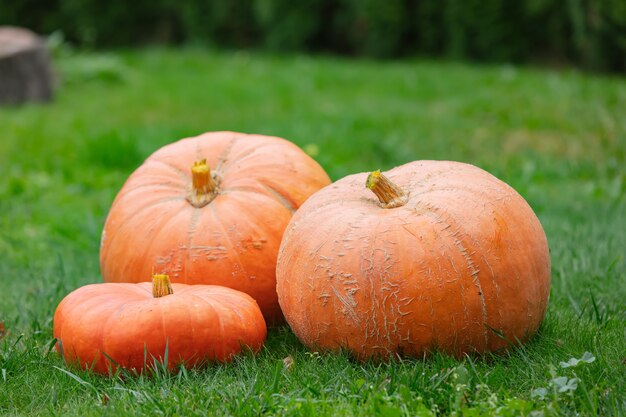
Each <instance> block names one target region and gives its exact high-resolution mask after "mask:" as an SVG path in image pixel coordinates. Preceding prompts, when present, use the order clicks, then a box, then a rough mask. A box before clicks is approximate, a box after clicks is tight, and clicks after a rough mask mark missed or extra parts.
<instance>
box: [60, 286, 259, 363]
mask: <svg viewBox="0 0 626 417" xmlns="http://www.w3.org/2000/svg"><path fill="white" fill-rule="evenodd" d="M265 336H266V327H265V321H264V319H263V315H262V313H261V310H260V309H259V307H258V305H257V303H256V302H255V301H254V300H253V299H252V298H251V297H250V296H249V295H247V294H244V293H242V292H240V291H236V290H233V289H230V288H225V287H220V286H215V285H185V284H172V285H170V282H169V277H168V276H167V275H164V274H161V275H154V278H153V283H152V284H150V283H139V284H92V285H87V286H84V287H81V288H79V289H77V290H75V291H73V292H72V293H70V294H69V295H67V296H66V297H65V298H64V299H63V300H62V301H61V303H60V304H59V306H58V307H57V310H56V312H55V314H54V337H55V338H57V340H58V343H57V349H58V350H59V351H60V352H61V353H62V354H63V356H64V358H65V359H66V360H67V361H68V362H70V363H73V364H76V365H78V366H80V367H82V368H85V369H93V370H94V371H95V372H98V373H102V374H106V373H107V372H108V371H109V369H115V368H116V367H118V366H119V367H123V368H126V369H135V370H137V371H142V370H143V369H144V367H146V366H147V367H151V366H154V362H155V361H159V362H160V363H167V367H168V368H169V369H172V368H174V367H176V366H179V365H180V364H185V366H189V367H191V366H196V365H201V364H203V363H204V362H206V361H228V360H230V359H231V358H232V357H233V356H234V355H236V354H237V353H239V352H241V350H242V347H243V346H247V347H248V348H250V349H251V350H252V351H255V352H256V351H258V350H259V349H260V348H261V346H262V345H263V342H264V341H265Z"/></svg>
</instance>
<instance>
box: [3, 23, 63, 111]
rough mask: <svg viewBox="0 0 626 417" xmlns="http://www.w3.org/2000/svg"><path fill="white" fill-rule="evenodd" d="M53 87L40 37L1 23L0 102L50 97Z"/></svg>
mask: <svg viewBox="0 0 626 417" xmlns="http://www.w3.org/2000/svg"><path fill="white" fill-rule="evenodd" d="M52 88H53V75H52V68H51V63H50V56H49V54H48V50H47V48H46V45H45V43H44V42H43V40H42V39H41V38H40V37H39V36H37V35H36V34H35V33H33V32H31V31H30V30H27V29H22V28H17V27H11V26H0V105H3V104H21V103H26V102H31V101H37V102H46V101H50V100H51V99H52Z"/></svg>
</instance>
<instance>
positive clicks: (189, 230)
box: [100, 132, 330, 322]
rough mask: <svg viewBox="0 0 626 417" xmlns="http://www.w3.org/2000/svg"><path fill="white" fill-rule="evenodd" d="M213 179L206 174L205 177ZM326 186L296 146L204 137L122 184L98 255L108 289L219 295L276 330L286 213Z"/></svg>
mask: <svg viewBox="0 0 626 417" xmlns="http://www.w3.org/2000/svg"><path fill="white" fill-rule="evenodd" d="M211 169H212V170H211ZM328 183H330V180H329V178H328V176H327V175H326V173H325V172H324V170H323V169H322V168H321V167H320V166H319V165H318V164H317V163H316V162H315V161H314V160H313V159H311V158H310V157H309V156H308V155H306V154H305V153H304V152H303V151H302V150H301V149H300V148H298V147H297V146H296V145H294V144H292V143H291V142H288V141H286V140H284V139H280V138H277V137H269V136H261V135H246V134H241V133H233V132H215V133H206V134H204V135H200V136H197V137H193V138H188V139H183V140H180V141H178V142H176V143H173V144H170V145H167V146H165V147H163V148H161V149H160V150H158V151H157V152H155V153H154V154H152V155H151V156H150V157H149V158H148V159H147V160H146V161H145V162H144V164H143V165H141V166H140V167H139V168H138V169H137V170H136V171H135V172H134V173H133V174H132V175H131V176H130V178H129V179H128V180H127V181H126V183H125V184H124V187H123V188H122V190H121V191H120V192H119V194H118V195H117V197H116V199H115V201H114V202H113V206H112V207H111V210H110V212H109V215H108V218H107V220H106V224H105V226H104V231H103V232H102V243H101V248H100V266H101V270H102V276H103V277H104V280H105V281H107V282H122V281H132V282H139V281H144V280H145V277H149V276H150V274H151V272H152V271H153V270H154V271H156V272H159V273H166V274H169V275H170V277H171V279H172V282H178V283H185V284H213V285H223V286H226V287H230V288H234V289H236V290H240V291H243V292H245V293H247V294H250V295H251V296H252V297H253V298H254V299H255V300H256V301H257V302H258V303H259V306H260V307H261V310H262V311H263V314H264V315H265V318H266V320H267V321H268V322H277V321H281V320H282V313H281V311H280V307H279V305H278V300H277V296H276V257H277V255H278V248H279V246H280V241H281V238H282V235H283V232H284V229H285V227H286V226H287V223H288V222H289V220H290V219H291V216H292V214H293V212H294V211H295V210H296V209H297V208H298V207H300V205H301V204H302V203H303V202H304V200H306V199H307V198H308V197H309V196H310V195H311V194H313V193H314V192H315V191H317V190H319V189H320V188H322V187H323V186H325V185H327V184H328Z"/></svg>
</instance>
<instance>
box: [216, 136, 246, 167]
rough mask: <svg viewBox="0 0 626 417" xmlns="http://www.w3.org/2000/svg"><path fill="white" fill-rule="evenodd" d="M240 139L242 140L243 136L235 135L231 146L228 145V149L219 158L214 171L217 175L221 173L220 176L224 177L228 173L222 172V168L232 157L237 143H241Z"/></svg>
mask: <svg viewBox="0 0 626 417" xmlns="http://www.w3.org/2000/svg"><path fill="white" fill-rule="evenodd" d="M240 139H241V136H238V135H237V134H233V136H232V138H231V140H230V142H229V144H228V145H226V149H224V150H223V151H222V153H221V154H220V156H219V157H218V158H217V165H216V166H215V169H214V171H215V173H218V172H219V174H220V176H223V175H224V174H225V173H226V171H222V167H223V166H224V165H225V164H226V160H227V159H228V157H229V156H230V153H231V151H232V150H233V147H234V146H235V143H237V142H239V140H240Z"/></svg>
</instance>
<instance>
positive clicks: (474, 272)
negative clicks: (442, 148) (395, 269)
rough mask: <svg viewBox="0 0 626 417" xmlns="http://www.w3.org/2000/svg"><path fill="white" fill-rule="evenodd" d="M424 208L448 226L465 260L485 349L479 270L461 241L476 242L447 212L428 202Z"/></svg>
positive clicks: (482, 295) (483, 295)
mask: <svg viewBox="0 0 626 417" xmlns="http://www.w3.org/2000/svg"><path fill="white" fill-rule="evenodd" d="M417 205H420V202H418V204H417ZM425 206H426V208H427V212H432V213H439V215H438V217H433V218H435V219H436V220H437V222H444V223H446V224H447V225H449V226H450V227H446V229H445V230H447V231H448V236H449V237H450V238H452V239H453V243H454V246H455V247H456V248H457V250H458V251H459V253H460V254H461V256H463V259H465V262H466V264H467V270H468V272H469V273H470V277H471V280H472V282H473V283H474V285H475V286H476V288H477V289H478V297H479V299H480V302H481V309H482V318H483V325H482V326H481V327H482V330H483V336H484V339H485V348H487V347H488V345H489V335H488V332H487V328H486V327H485V324H487V305H486V303H485V294H484V292H483V289H482V285H481V283H480V279H479V278H478V274H479V273H480V269H479V268H478V267H477V266H476V264H475V263H474V261H473V260H472V253H468V252H467V247H466V246H465V245H464V244H463V242H462V241H461V239H464V240H471V241H472V243H473V244H474V245H476V246H478V242H476V241H475V239H473V238H472V237H471V236H470V234H469V233H468V232H467V230H465V227H464V226H463V225H462V224H460V223H459V222H458V221H456V219H454V218H453V217H452V215H451V214H450V213H448V212H447V211H445V210H443V209H442V208H441V207H438V206H436V205H434V204H432V203H430V202H429V203H428V204H425ZM442 213H443V214H445V215H446V219H444V218H443V214H442ZM450 220H452V222H450ZM452 223H453V224H452ZM449 229H455V230H456V232H455V233H452V232H451V231H449ZM459 235H460V236H459Z"/></svg>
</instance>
